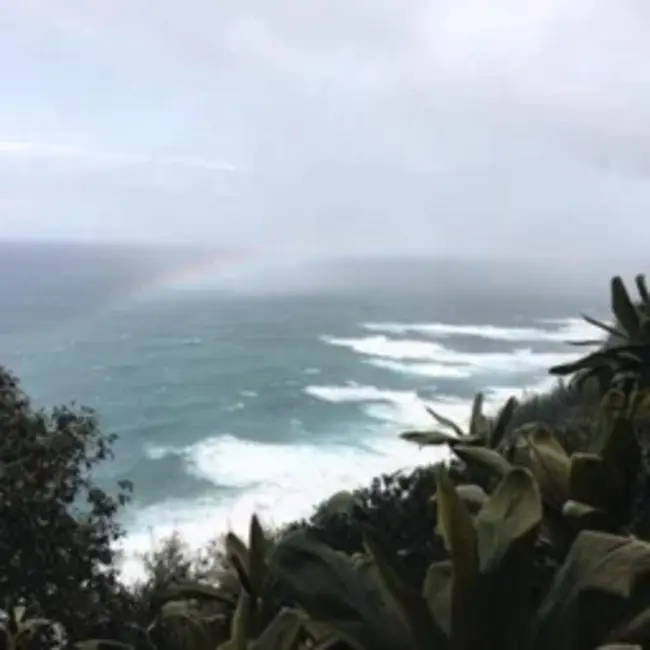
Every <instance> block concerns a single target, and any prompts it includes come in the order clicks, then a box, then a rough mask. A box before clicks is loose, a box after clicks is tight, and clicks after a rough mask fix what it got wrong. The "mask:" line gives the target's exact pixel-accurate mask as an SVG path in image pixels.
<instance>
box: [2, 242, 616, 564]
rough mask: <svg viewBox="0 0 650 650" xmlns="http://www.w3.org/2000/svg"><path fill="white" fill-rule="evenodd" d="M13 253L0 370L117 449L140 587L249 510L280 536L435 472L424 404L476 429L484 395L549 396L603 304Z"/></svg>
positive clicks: (380, 272)
mask: <svg viewBox="0 0 650 650" xmlns="http://www.w3.org/2000/svg"><path fill="white" fill-rule="evenodd" d="M0 250H1V252H2V255H1V256H0V302H1V305H2V309H1V310H0V363H2V364H3V365H6V366H8V367H9V368H10V369H12V370H13V371H14V372H16V373H17V374H18V376H19V378H20V379H21V381H22V383H23V387H24V388H25V390H26V391H27V392H28V393H29V394H30V395H31V396H32V397H33V398H34V399H35V401H36V402H37V403H38V404H39V405H56V404H60V403H64V402H69V401H71V400H75V401H76V402H78V403H80V404H84V405H88V406H91V407H93V408H95V409H97V410H98V412H99V414H100V417H101V423H102V426H103V428H104V429H105V430H107V431H110V432H115V433H117V434H119V436H120V439H119V442H118V444H117V446H116V460H115V462H114V463H112V464H110V465H106V466H104V467H103V468H102V470H101V479H102V481H103V482H104V483H105V484H107V485H108V484H112V483H114V482H115V481H116V480H117V479H121V478H128V479H131V480H133V481H134V483H135V486H136V490H135V500H134V502H133V504H132V505H131V507H130V508H129V510H128V512H127V513H126V515H125V524H126V526H127V528H128V530H129V536H128V539H127V540H126V543H125V547H126V550H127V552H128V557H129V558H130V559H129V560H128V561H127V564H126V569H125V570H126V572H127V574H131V575H133V574H134V573H135V572H137V562H135V560H133V558H132V554H133V553H134V552H136V551H142V550H146V549H148V548H149V547H150V545H151V543H152V539H153V538H159V537H161V536H163V535H166V534H168V533H170V532H171V531H172V530H173V529H174V528H179V529H180V530H181V531H182V532H183V534H184V536H185V537H186V538H187V539H188V541H190V542H191V543H192V544H193V545H196V546H199V545H200V544H202V543H203V542H205V541H206V540H207V539H209V538H212V537H214V536H215V535H216V534H218V533H220V532H223V531H224V530H226V529H227V528H228V527H231V526H232V527H234V528H235V530H239V531H241V530H242V529H243V528H244V526H245V525H246V523H247V520H248V517H249V516H250V514H251V512H252V511H256V512H258V513H259V514H260V515H261V517H262V518H263V520H264V521H266V522H268V523H270V524H273V523H281V522H284V521H287V520H290V519H292V518H296V517H300V516H304V515H308V514H309V512H310V510H311V507H312V506H313V505H314V504H315V503H317V502H318V501H319V500H320V499H322V498H324V497H326V496H327V495H328V494H329V493H331V492H334V491H337V490H340V489H344V488H354V487H356V486H359V485H363V484H365V483H367V482H369V480H370V479H371V478H372V477H373V476H375V475H377V474H379V473H382V472H387V471H394V470H397V469H399V468H408V467H412V466H414V465H415V464H418V463H423V462H427V461H432V460H434V459H435V455H434V453H433V452H432V451H430V450H423V451H419V450H418V449H416V448H414V447H412V446H409V445H407V444H406V443H403V442H401V441H400V440H399V439H398V437H397V434H398V433H399V432H400V430H402V429H403V428H404V427H411V426H417V425H420V424H427V423H428V422H429V419H428V417H427V415H426V412H425V409H424V404H425V403H426V402H429V403H431V404H434V405H435V406H436V408H438V409H439V410H441V411H443V412H444V413H446V414H449V415H450V416H452V417H454V418H458V419H460V420H465V418H466V416H467V414H468V410H467V403H468V399H470V398H471V396H472V395H473V394H474V392H475V391H477V390H488V389H489V390H490V392H489V393H488V398H489V401H490V402H491V403H492V404H500V403H501V402H502V400H503V399H504V398H505V397H506V396H507V395H509V394H510V393H512V392H515V393H518V392H520V390H521V389H522V388H524V387H528V388H533V387H535V386H540V385H543V384H548V375H547V372H546V370H547V368H548V366H550V365H552V364H555V363H558V362H561V361H564V360H566V359H567V358H572V357H573V356H575V349H572V348H570V347H569V346H567V345H566V343H565V341H566V340H570V339H575V338H584V336H585V334H586V330H587V331H588V328H586V326H585V325H584V324H582V323H581V321H578V320H576V317H577V315H578V314H579V313H580V312H583V311H591V313H594V312H595V311H596V310H597V309H598V308H599V307H601V304H600V302H599V300H602V299H603V298H606V296H605V286H604V285H602V283H600V282H594V287H593V289H594V290H593V292H591V293H589V292H587V293H585V291H584V290H583V287H578V286H577V285H575V286H574V284H572V283H566V286H564V287H563V288H562V285H561V283H559V282H558V281H557V279H553V280H552V281H549V282H548V283H547V284H546V285H544V286H542V285H534V284H532V282H533V281H532V279H530V278H524V277H523V275H519V276H518V275H517V274H512V273H511V272H507V273H506V270H504V269H497V265H495V264H494V263H493V264H490V263H487V262H486V263H485V265H484V266H483V267H481V265H476V266H475V267H472V268H471V269H469V270H467V269H465V268H464V267H463V266H462V265H458V264H452V263H451V262H450V261H447V262H443V261H438V262H431V263H428V262H422V261H414V260H402V261H400V260H381V259H374V260H372V261H368V262H361V261H358V262H355V263H349V264H347V265H346V264H343V263H340V262H337V263H336V264H332V265H331V267H332V268H331V269H330V271H331V272H330V271H327V268H328V267H327V265H324V266H321V267H319V268H318V270H317V271H314V270H313V269H312V268H308V267H305V268H302V267H301V268H300V269H293V270H290V271H287V270H286V269H284V270H283V271H282V272H279V271H278V269H277V268H275V271H274V272H277V273H276V276H277V277H276V278H275V280H274V279H273V273H272V272H270V271H269V269H265V268H264V267H263V266H259V265H258V266H257V267H256V266H255V265H252V267H251V268H252V269H253V270H250V269H249V273H248V275H247V274H246V272H245V265H244V271H242V272H241V273H240V274H239V275H238V274H237V273H234V274H232V275H230V276H228V279H227V280H224V281H221V282H220V281H218V280H219V278H217V281H209V280H210V277H209V274H208V275H206V274H205V273H204V274H203V275H201V274H199V275H198V276H197V277H195V278H194V280H195V281H194V282H193V283H192V282H190V283H189V285H188V283H187V282H186V283H185V284H183V283H180V284H179V283H174V282H170V281H166V282H162V283H160V282H158V283H157V282H156V281H155V279H156V278H157V277H160V276H164V277H170V275H169V268H171V267H173V266H174V265H176V266H178V268H181V269H182V268H184V267H186V266H188V265H189V266H191V264H190V261H189V258H188V259H186V260H185V261H183V260H181V257H182V256H181V257H179V259H173V260H172V259H171V257H170V256H169V255H167V254H165V255H163V256H162V258H156V259H155V260H154V258H153V257H152V258H151V259H149V258H147V257H146V256H145V255H144V254H143V253H142V252H140V251H134V250H133V249H128V248H119V247H103V248H102V249H101V250H100V249H97V248H94V249H93V248H87V247H78V246H72V247H70V246H63V245H49V246H40V245H32V244H30V245H27V244H2V246H1V247H0ZM161 259H162V261H161ZM152 260H154V261H152ZM145 262H146V263H145ZM154 262H155V263H154ZM168 267H169V268H168ZM495 269H496V270H495ZM226 275H227V274H226ZM172 276H173V273H172ZM506 277H507V278H509V279H508V280H507V281H506V280H505V278H506ZM242 278H243V279H245V281H244V280H242ZM296 278H300V279H301V281H300V282H296ZM142 286H148V287H152V286H153V287H155V290H148V291H138V288H139V287H142ZM567 287H568V288H567ZM592 334H593V332H589V336H591V335H592Z"/></svg>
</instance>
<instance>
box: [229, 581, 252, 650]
mask: <svg viewBox="0 0 650 650" xmlns="http://www.w3.org/2000/svg"><path fill="white" fill-rule="evenodd" d="M252 599H253V597H252V596H251V595H250V594H249V593H247V592H246V591H245V590H244V589H242V590H241V592H240V593H239V602H238V603H237V609H235V613H234V614H233V617H232V621H231V624H230V641H231V643H232V647H233V650H246V645H247V642H248V639H249V638H251V637H252V636H253V630H252V629H251V618H252V614H253V611H252V605H251V601H252Z"/></svg>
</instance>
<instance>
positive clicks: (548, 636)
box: [529, 530, 650, 650]
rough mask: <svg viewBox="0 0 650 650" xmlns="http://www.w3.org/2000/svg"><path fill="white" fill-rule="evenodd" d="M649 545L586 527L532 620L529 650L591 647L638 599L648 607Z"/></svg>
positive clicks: (562, 649) (612, 627)
mask: <svg viewBox="0 0 650 650" xmlns="http://www.w3.org/2000/svg"><path fill="white" fill-rule="evenodd" d="M649 578H650V546H649V545H648V544H647V543H645V542H641V541H639V540H637V539H634V538H631V537H620V536H618V535H610V534H608V533H603V532H596V531H591V530H584V531H582V532H581V533H579V534H578V536H577V537H576V540H575V541H574V543H573V545H572V546H571V550H570V551H569V553H568V555H567V557H566V559H565V561H564V564H563V565H562V566H561V567H560V569H559V571H558V572H557V573H556V574H555V579H554V581H553V583H552V585H551V587H550V589H549V591H548V592H547V595H546V597H545V599H544V601H543V602H542V604H541V606H540V608H539V610H538V613H537V616H536V618H535V620H534V621H533V626H532V629H531V635H530V645H529V649H530V650H547V649H548V648H553V649H554V650H574V649H576V648H593V647H596V646H597V645H598V644H599V643H601V642H602V641H603V640H604V639H606V638H607V636H608V634H610V633H611V632H612V630H614V629H615V628H616V626H617V625H619V624H620V622H621V621H620V619H621V616H622V615H624V614H625V612H629V611H630V608H631V606H632V605H633V604H634V602H635V601H636V599H637V598H638V602H639V603H641V602H643V603H645V605H646V606H647V596H646V595H645V594H646V592H647V585H648V579H649Z"/></svg>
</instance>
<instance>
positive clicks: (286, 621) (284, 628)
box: [250, 608, 305, 650]
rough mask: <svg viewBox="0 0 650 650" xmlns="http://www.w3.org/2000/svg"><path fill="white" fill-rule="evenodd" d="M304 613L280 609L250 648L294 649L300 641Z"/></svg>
mask: <svg viewBox="0 0 650 650" xmlns="http://www.w3.org/2000/svg"><path fill="white" fill-rule="evenodd" d="M304 618H305V617H304V615H303V614H301V613H300V612H298V611H297V610H295V609H288V608H285V609H282V610H280V613H279V614H278V615H277V616H276V617H275V618H274V619H273V621H271V623H270V624H269V625H268V627H267V628H266V629H265V630H264V632H262V634H261V635H260V636H259V637H258V638H257V639H255V641H253V642H252V643H251V644H250V650H296V649H297V648H298V647H299V644H300V642H301V636H302V632H303V624H304Z"/></svg>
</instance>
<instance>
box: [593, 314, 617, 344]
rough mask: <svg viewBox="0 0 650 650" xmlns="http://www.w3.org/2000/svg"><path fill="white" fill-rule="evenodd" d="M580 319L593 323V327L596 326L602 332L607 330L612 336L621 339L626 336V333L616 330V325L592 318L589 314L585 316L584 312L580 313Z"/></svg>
mask: <svg viewBox="0 0 650 650" xmlns="http://www.w3.org/2000/svg"><path fill="white" fill-rule="evenodd" d="M582 320H584V321H586V322H587V323H589V325H593V326H594V327H597V328H598V329H601V330H603V331H604V332H607V333H608V334H610V335H611V336H613V337H614V338H618V339H621V340H625V339H627V338H628V336H627V334H625V333H624V332H621V331H620V330H618V329H617V328H616V327H613V326H612V325H608V324H607V323H603V321H600V320H597V319H596V318H592V317H591V316H587V315H586V314H582ZM601 343H602V341H599V342H598V344H601Z"/></svg>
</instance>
